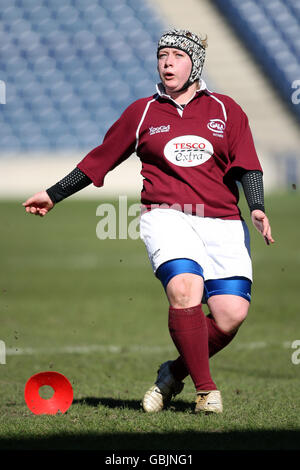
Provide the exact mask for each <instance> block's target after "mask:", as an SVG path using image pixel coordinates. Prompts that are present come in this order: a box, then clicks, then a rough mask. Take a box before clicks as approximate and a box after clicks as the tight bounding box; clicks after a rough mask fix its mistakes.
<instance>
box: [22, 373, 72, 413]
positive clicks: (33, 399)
mask: <svg viewBox="0 0 300 470" xmlns="http://www.w3.org/2000/svg"><path fill="white" fill-rule="evenodd" d="M44 385H49V386H50V387H52V388H53V390H54V394H53V396H52V397H51V398H48V399H45V398H42V397H41V396H40V394H39V389H40V388H41V387H43V386H44ZM24 398H25V402H26V405H27V406H28V408H29V409H30V411H32V413H34V414H35V415H41V414H47V415H55V414H56V413H58V412H60V413H65V412H66V411H67V410H68V409H69V408H70V406H71V405H72V402H73V389H72V385H71V384H70V382H69V380H68V379H67V378H66V377H65V376H64V375H62V374H60V373H59V372H52V371H51V372H39V373H38V374H35V375H33V376H32V377H30V379H29V380H28V381H27V382H26V385H25V390H24Z"/></svg>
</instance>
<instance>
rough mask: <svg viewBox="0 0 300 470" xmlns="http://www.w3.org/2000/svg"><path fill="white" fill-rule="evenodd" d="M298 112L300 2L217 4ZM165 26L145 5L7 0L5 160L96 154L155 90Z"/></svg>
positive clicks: (0, 19) (0, 17)
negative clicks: (12, 154)
mask: <svg viewBox="0 0 300 470" xmlns="http://www.w3.org/2000/svg"><path fill="white" fill-rule="evenodd" d="M215 3H216V5H218V7H219V8H220V9H221V11H222V12H223V13H224V15H226V16H227V17H228V18H229V20H230V22H231V23H232V25H233V26H234V28H235V29H236V30H237V32H238V34H239V36H240V37H241V39H243V40H244V41H246V44H247V47H248V49H249V50H250V51H252V52H253V54H254V55H255V57H256V58H257V60H258V62H259V63H260V64H261V66H262V67H263V69H264V70H265V73H266V74H267V75H268V76H269V77H270V78H271V79H272V80H273V83H274V85H275V86H276V88H277V89H278V91H279V92H280V93H281V94H282V96H283V98H284V99H285V101H287V102H289V104H290V105H291V110H292V111H293V112H295V113H297V116H298V117H299V119H300V107H299V106H295V105H293V104H292V102H291V94H292V89H291V83H292V82H293V80H295V79H300V7H299V0H272V1H268V0H245V1H242V2H241V1H239V0H228V1H224V0H215ZM164 29H165V28H164V25H163V24H162V22H161V21H160V19H159V18H158V16H157V15H156V13H155V12H154V11H153V10H152V9H151V8H150V7H149V6H147V3H145V2H144V1H142V0H114V1H111V0H64V1H63V2H61V0H39V1H36V0H10V1H9V2H8V1H7V0H0V44H1V54H0V80H2V81H4V82H5V84H6V104H5V106H3V105H1V107H0V111H1V112H0V142H1V153H2V154H3V153H4V152H5V151H7V150H12V151H24V150H25V151H26V150H27V151H33V150H43V149H45V150H59V149H83V148H84V149H90V148H93V147H95V146H96V145H98V144H99V143H100V142H101V140H102V138H103V136H104V134H105V132H106V130H107V129H108V127H109V126H110V125H111V124H112V123H113V122H114V121H115V119H116V118H117V117H118V116H119V115H120V114H121V112H122V110H124V109H125V107H126V106H127V105H128V104H129V103H131V102H132V101H134V100H135V99H138V98H140V97H142V96H147V95H151V94H153V93H154V92H155V83H156V81H157V79H158V76H157V72H156V57H155V48H156V43H157V39H158V37H159V36H160V34H161V32H162V31H163V30H164Z"/></svg>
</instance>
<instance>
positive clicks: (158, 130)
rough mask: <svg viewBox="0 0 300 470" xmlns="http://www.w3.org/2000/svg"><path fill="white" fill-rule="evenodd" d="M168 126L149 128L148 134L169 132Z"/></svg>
mask: <svg viewBox="0 0 300 470" xmlns="http://www.w3.org/2000/svg"><path fill="white" fill-rule="evenodd" d="M170 128H171V126H170V124H169V125H168V126H159V127H153V126H151V127H149V134H150V135H153V134H160V133H161V132H169V131H170Z"/></svg>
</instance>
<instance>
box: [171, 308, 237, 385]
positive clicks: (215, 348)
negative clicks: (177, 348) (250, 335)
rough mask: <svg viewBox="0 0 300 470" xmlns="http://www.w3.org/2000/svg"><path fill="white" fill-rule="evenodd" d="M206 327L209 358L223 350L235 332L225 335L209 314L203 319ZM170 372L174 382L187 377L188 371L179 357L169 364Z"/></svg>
mask: <svg viewBox="0 0 300 470" xmlns="http://www.w3.org/2000/svg"><path fill="white" fill-rule="evenodd" d="M205 319H206V325H207V330H208V352H209V357H212V356H214V355H215V354H216V353H217V352H219V351H221V349H223V348H225V346H227V344H229V343H230V342H231V341H232V340H233V338H234V337H235V335H236V333H237V331H235V332H234V333H225V331H223V330H221V328H220V327H218V325H217V324H216V322H215V320H214V318H213V316H212V315H211V314H209V315H207V316H206V317H205ZM171 372H172V374H173V375H174V377H175V378H176V380H179V381H182V380H183V379H185V377H187V376H188V375H189V371H188V369H187V367H186V365H185V362H184V360H183V358H182V357H181V356H179V357H178V358H177V359H176V360H175V361H173V362H172V364H171Z"/></svg>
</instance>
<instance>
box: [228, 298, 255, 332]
mask: <svg viewBox="0 0 300 470" xmlns="http://www.w3.org/2000/svg"><path fill="white" fill-rule="evenodd" d="M242 300H244V299H242ZM248 310H249V303H248V302H247V301H245V302H243V301H242V302H238V301H237V302H236V303H235V304H233V305H231V307H230V308H228V307H227V308H224V311H223V315H224V319H225V322H226V324H227V325H228V326H227V329H228V330H229V331H235V330H237V329H238V328H239V327H240V326H241V325H242V323H243V322H244V321H245V320H246V318H247V315H248Z"/></svg>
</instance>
